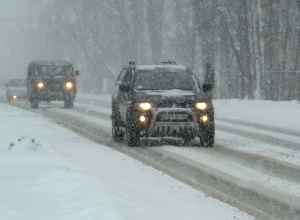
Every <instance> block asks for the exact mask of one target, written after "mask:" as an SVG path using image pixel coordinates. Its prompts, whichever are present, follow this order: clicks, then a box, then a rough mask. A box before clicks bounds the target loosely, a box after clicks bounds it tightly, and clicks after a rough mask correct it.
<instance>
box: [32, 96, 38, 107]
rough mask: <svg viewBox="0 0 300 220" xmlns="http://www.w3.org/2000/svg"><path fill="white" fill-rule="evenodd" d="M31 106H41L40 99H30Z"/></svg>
mask: <svg viewBox="0 0 300 220" xmlns="http://www.w3.org/2000/svg"><path fill="white" fill-rule="evenodd" d="M30 106H31V108H39V100H38V99H37V98H34V99H31V100H30Z"/></svg>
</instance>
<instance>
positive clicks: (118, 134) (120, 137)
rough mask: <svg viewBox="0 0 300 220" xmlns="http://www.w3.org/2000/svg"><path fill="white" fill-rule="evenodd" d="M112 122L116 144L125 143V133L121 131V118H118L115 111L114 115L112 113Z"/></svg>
mask: <svg viewBox="0 0 300 220" xmlns="http://www.w3.org/2000/svg"><path fill="white" fill-rule="evenodd" d="M111 121H112V129H111V132H112V137H113V140H114V141H115V142H121V141H123V140H124V133H123V132H122V131H121V130H120V117H119V116H118V113H116V112H115V111H114V110H113V113H112V118H111Z"/></svg>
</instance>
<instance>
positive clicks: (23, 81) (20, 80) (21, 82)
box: [8, 79, 26, 87]
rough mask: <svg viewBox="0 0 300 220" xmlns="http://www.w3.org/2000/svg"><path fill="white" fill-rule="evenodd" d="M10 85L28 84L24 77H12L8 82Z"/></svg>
mask: <svg viewBox="0 0 300 220" xmlns="http://www.w3.org/2000/svg"><path fill="white" fill-rule="evenodd" d="M8 85H9V86H15V87H21V86H26V80H24V79H11V80H9V82H8Z"/></svg>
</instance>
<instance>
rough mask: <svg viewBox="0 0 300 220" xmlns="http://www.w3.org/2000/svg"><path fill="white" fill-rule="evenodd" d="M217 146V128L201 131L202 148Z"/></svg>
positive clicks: (212, 127)
mask: <svg viewBox="0 0 300 220" xmlns="http://www.w3.org/2000/svg"><path fill="white" fill-rule="evenodd" d="M214 144H215V127H214V126H211V127H210V128H206V129H205V130H203V131H201V135H200V146H201V147H213V146H214Z"/></svg>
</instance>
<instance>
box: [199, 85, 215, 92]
mask: <svg viewBox="0 0 300 220" xmlns="http://www.w3.org/2000/svg"><path fill="white" fill-rule="evenodd" d="M213 88H214V85H213V84H210V83H204V84H203V85H202V90H203V92H210V91H212V90H213Z"/></svg>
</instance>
